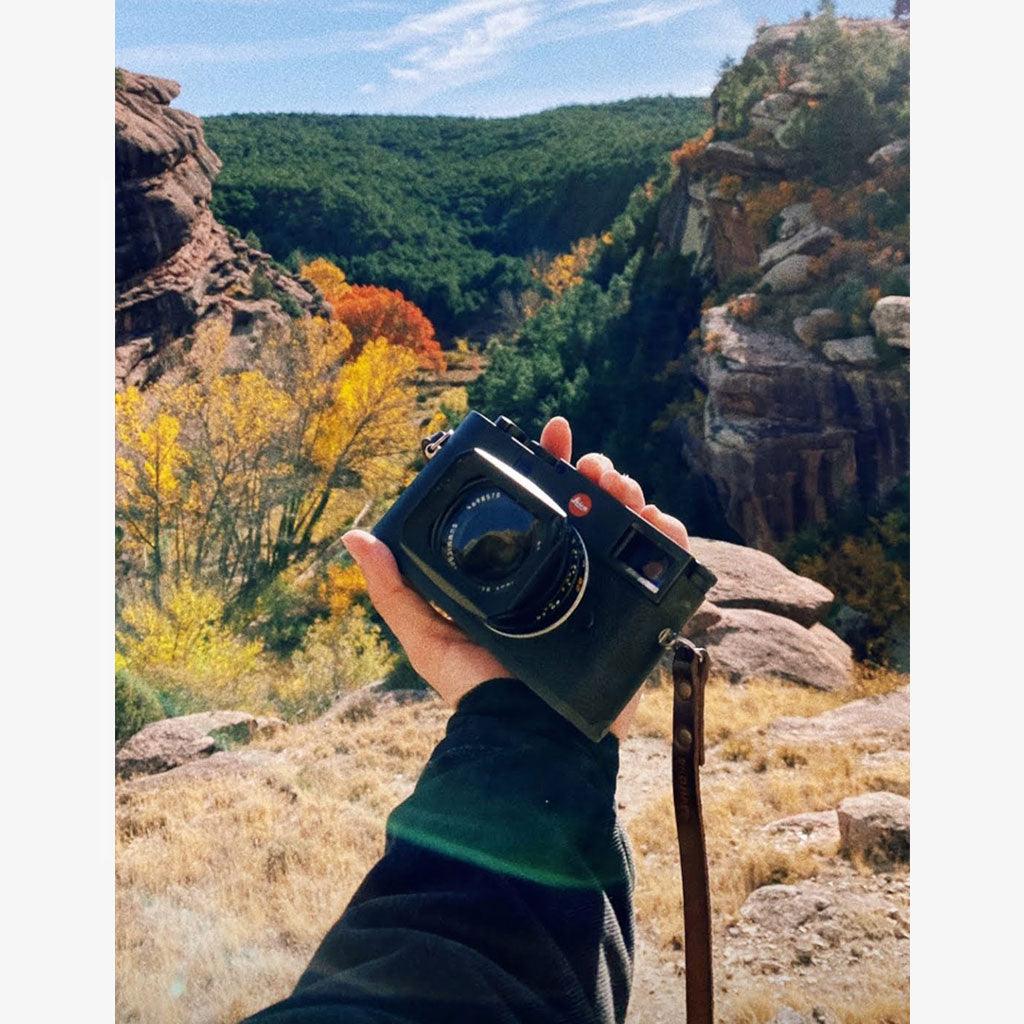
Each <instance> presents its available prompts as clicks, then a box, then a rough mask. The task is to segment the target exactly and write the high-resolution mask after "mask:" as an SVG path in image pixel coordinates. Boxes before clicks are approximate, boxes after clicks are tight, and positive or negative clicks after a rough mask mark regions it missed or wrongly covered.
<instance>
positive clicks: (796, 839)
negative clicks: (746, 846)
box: [762, 811, 839, 853]
mask: <svg viewBox="0 0 1024 1024" xmlns="http://www.w3.org/2000/svg"><path fill="white" fill-rule="evenodd" d="M762 831H763V832H764V834H765V835H766V836H767V837H768V839H769V841H770V842H771V843H772V845H773V846H775V847H777V848H779V849H783V850H790V851H791V850H801V849H813V850H816V851H821V852H822V853H835V851H836V848H837V847H838V845H839V824H838V822H837V820H836V813H835V811H808V812H806V813H804V814H792V815H790V816H789V817H788V818H780V819H779V820H778V821H772V822H769V823H768V824H767V825H765V826H764V827H763V829H762Z"/></svg>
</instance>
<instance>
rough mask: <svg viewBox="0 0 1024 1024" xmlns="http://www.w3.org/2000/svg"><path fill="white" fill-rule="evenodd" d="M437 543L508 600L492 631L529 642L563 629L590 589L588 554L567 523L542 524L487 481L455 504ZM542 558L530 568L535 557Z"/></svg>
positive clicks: (480, 583) (454, 564)
mask: <svg viewBox="0 0 1024 1024" xmlns="http://www.w3.org/2000/svg"><path fill="white" fill-rule="evenodd" d="M436 536H437V543H438V545H439V546H440V548H441V554H442V555H443V557H444V559H445V561H446V562H447V563H448V565H449V566H451V568H453V569H457V570H458V571H459V572H460V573H462V574H463V575H465V576H466V577H467V578H468V579H469V580H470V581H472V582H473V583H474V584H475V585H476V586H477V587H478V588H479V589H480V590H481V591H483V592H486V593H489V594H497V593H499V592H500V593H504V594H507V595H508V599H509V600H508V604H507V605H506V607H505V610H503V611H502V612H500V613H499V614H495V615H492V616H491V618H490V619H489V620H488V626H489V627H490V628H491V629H493V630H494V631H495V632H497V633H501V634H503V635H505V636H514V637H529V636H536V635H538V634H540V633H546V632H548V631H549V630H551V629H554V628H555V627H556V626H559V625H561V623H562V622H563V621H565V619H567V618H568V617H569V615H571V614H572V612H573V610H574V609H575V608H576V606H577V605H578V604H579V601H580V599H581V598H582V596H583V590H584V588H585V587H586V583H587V571H588V565H587V552H586V548H585V547H584V545H583V541H582V540H581V539H580V536H579V534H578V533H577V532H576V530H575V529H573V527H572V526H570V525H568V523H566V522H565V520H550V521H548V522H547V523H543V524H542V523H541V521H540V520H538V519H537V517H536V516H534V515H533V513H531V512H530V511H529V510H527V509H526V508H524V507H523V506H522V505H521V504H519V502H517V501H516V500H515V499H514V498H512V497H511V496H510V495H509V494H507V493H506V492H505V491H504V490H502V489H501V488H500V487H497V486H495V485H494V484H493V483H490V482H489V481H480V482H478V483H476V484H474V485H472V486H470V487H469V488H468V489H467V490H465V491H463V492H462V494H461V495H460V496H459V497H458V498H457V499H456V500H455V502H454V503H453V504H452V506H451V508H450V509H449V510H448V513H447V515H446V516H445V517H444V518H443V519H442V520H441V523H440V529H439V532H438V534H437V535H436ZM535 552H536V557H535V558H534V559H533V561H532V562H531V564H530V566H529V569H528V571H526V572H523V573H520V571H519V570H521V569H524V567H525V566H526V563H527V560H528V559H529V558H530V556H531V554H534V553H535Z"/></svg>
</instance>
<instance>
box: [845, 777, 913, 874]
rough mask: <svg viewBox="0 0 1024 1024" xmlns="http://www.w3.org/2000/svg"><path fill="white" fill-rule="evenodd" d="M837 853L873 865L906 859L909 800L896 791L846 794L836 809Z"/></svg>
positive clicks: (908, 857)
mask: <svg viewBox="0 0 1024 1024" xmlns="http://www.w3.org/2000/svg"><path fill="white" fill-rule="evenodd" d="M837 815H838V818H839V839H840V852H841V853H843V854H845V855H846V856H847V857H851V858H859V859H861V860H863V861H865V862H866V863H868V864H871V865H873V866H875V867H880V868H886V867H890V866H892V865H893V864H898V863H905V862H907V861H909V860H910V801H909V800H908V799H907V798H906V797H905V796H900V795H899V794H897V793H886V792H880V793H864V794H862V795H861V796H851V797H847V799H845V800H844V801H843V802H842V803H841V804H840V805H839V809H838V811H837Z"/></svg>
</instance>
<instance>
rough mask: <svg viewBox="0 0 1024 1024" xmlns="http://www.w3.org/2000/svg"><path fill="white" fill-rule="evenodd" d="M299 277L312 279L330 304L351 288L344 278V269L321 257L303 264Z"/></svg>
mask: <svg viewBox="0 0 1024 1024" xmlns="http://www.w3.org/2000/svg"><path fill="white" fill-rule="evenodd" d="M299 277H304V278H305V279H306V280H307V281H312V282H313V284H315V285H316V286H317V288H319V289H320V291H321V292H322V293H323V296H324V298H325V299H326V300H327V301H328V302H329V303H331V305H332V306H333V305H334V304H335V303H336V302H337V301H338V300H339V299H341V298H342V297H343V296H344V295H345V293H346V292H348V291H350V290H351V288H352V285H350V284H349V283H348V281H347V280H346V278H345V271H344V270H342V269H341V267H336V266H335V265H334V264H333V263H332V262H331V261H330V260H325V259H323V258H322V257H321V258H319V259H315V260H313V261H312V262H311V263H305V264H303V266H302V267H301V268H300V269H299Z"/></svg>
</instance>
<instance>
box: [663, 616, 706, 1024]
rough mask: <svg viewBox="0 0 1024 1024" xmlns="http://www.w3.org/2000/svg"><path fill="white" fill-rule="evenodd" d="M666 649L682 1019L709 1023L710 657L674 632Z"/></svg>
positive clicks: (689, 1021) (700, 648)
mask: <svg viewBox="0 0 1024 1024" xmlns="http://www.w3.org/2000/svg"><path fill="white" fill-rule="evenodd" d="M669 646H670V647H671V649H672V652H673V654H672V688H673V708H672V798H673V803H674V804H675V812H676V833H677V835H678V837H679V866H680V870H681V872H682V881H683V924H684V929H683V941H684V944H685V957H686V1022H687V1024H712V1021H713V1018H714V982H713V978H712V967H711V894H710V889H709V886H708V855H707V846H706V844H705V842H704V820H703V818H702V817H701V806H700V775H699V772H700V766H701V765H702V764H703V763H704V688H705V685H706V683H707V679H708V669H709V667H710V659H709V658H708V652H707V651H706V650H704V649H703V648H702V647H695V646H694V645H693V644H692V643H690V641H689V640H686V639H684V638H683V637H680V636H674V637H672V638H671V640H670V643H669Z"/></svg>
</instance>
